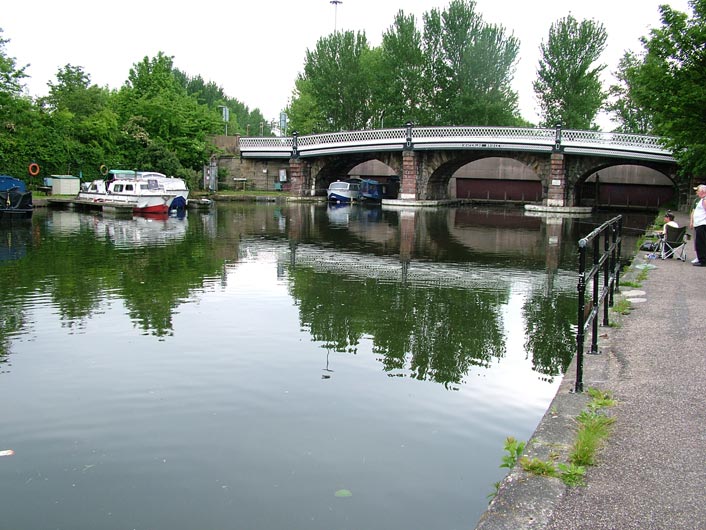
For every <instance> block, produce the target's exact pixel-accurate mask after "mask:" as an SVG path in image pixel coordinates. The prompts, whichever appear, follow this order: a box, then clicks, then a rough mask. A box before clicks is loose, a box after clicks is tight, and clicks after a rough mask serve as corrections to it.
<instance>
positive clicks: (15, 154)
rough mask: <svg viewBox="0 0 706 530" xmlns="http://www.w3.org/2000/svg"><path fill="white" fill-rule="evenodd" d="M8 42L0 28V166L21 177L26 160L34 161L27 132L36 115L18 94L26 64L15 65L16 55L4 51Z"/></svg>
mask: <svg viewBox="0 0 706 530" xmlns="http://www.w3.org/2000/svg"><path fill="white" fill-rule="evenodd" d="M8 42H10V41H9V40H8V39H5V38H3V37H2V29H1V28H0V170H1V171H2V172H6V173H11V174H13V175H15V176H18V177H23V176H24V175H25V174H26V168H27V166H28V164H29V163H30V162H34V161H35V160H34V159H33V158H32V153H33V149H32V147H31V146H30V145H29V143H28V137H27V135H28V134H31V132H32V130H33V125H34V122H35V121H36V119H37V117H38V116H37V115H36V112H35V109H34V107H33V105H32V102H31V101H30V100H29V98H27V97H25V96H23V94H22V90H23V87H24V85H23V80H24V79H25V78H26V77H27V74H26V73H25V69H26V66H24V67H18V66H17V61H16V59H15V58H14V57H9V56H8V55H7V52H6V51H5V46H6V44H7V43H8ZM35 132H36V131H35Z"/></svg>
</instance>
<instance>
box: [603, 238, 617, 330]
mask: <svg viewBox="0 0 706 530" xmlns="http://www.w3.org/2000/svg"><path fill="white" fill-rule="evenodd" d="M613 232H615V228H614V226H613V224H611V225H610V233H608V230H606V231H605V234H604V237H603V254H604V256H605V259H604V260H603V296H604V297H606V296H607V297H608V298H607V300H604V302H603V325H604V326H607V325H608V306H609V305H612V304H611V303H610V300H612V299H613V289H612V288H611V282H610V273H611V272H612V271H613V252H611V244H610V243H611V242H610V239H609V238H612V237H613ZM608 258H610V259H608Z"/></svg>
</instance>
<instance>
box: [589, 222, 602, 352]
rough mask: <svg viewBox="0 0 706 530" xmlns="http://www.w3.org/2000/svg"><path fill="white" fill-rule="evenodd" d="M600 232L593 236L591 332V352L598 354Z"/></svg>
mask: <svg viewBox="0 0 706 530" xmlns="http://www.w3.org/2000/svg"><path fill="white" fill-rule="evenodd" d="M600 240H601V237H600V234H598V236H597V237H595V238H593V268H592V271H593V297H592V298H593V300H592V302H593V303H592V304H591V312H592V313H593V315H592V316H593V322H592V333H591V351H590V353H592V354H594V355H596V354H597V353H598V319H597V318H596V316H597V315H598V309H599V308H600V303H601V299H600V296H599V292H600V290H599V288H598V281H599V279H600V276H599V274H598V273H599V272H600V269H599V262H600V258H601V256H600V251H599V249H600V245H599V243H600Z"/></svg>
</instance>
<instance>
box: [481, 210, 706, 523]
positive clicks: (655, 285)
mask: <svg viewBox="0 0 706 530" xmlns="http://www.w3.org/2000/svg"><path fill="white" fill-rule="evenodd" d="M677 221H678V222H679V224H680V226H683V225H685V224H688V222H689V219H688V216H687V215H686V214H678V215H677ZM689 232H690V233H693V231H692V230H689ZM692 258H694V250H693V239H692V240H691V241H689V242H688V244H687V260H686V262H682V261H680V260H677V259H668V260H661V259H650V256H649V254H648V253H647V252H639V253H638V255H637V256H636V258H635V260H634V261H633V263H632V265H631V267H630V269H629V270H628V271H627V273H626V274H625V276H624V278H623V279H624V280H633V281H635V279H636V278H637V276H638V274H639V273H640V271H642V270H644V269H645V268H647V270H648V274H647V279H646V280H644V281H642V282H641V286H640V287H639V288H633V287H623V288H622V289H621V292H620V294H619V295H618V296H617V298H616V301H617V300H620V299H627V300H629V301H630V303H631V311H630V312H629V314H627V315H624V316H620V315H617V314H616V313H615V312H613V311H611V322H612V323H614V326H611V327H606V328H601V333H600V339H599V354H598V355H587V356H586V357H585V362H584V385H585V388H589V387H594V388H598V389H601V390H606V391H610V392H611V393H612V394H613V396H614V398H615V399H616V400H617V405H616V406H615V407H612V408H611V409H609V410H608V412H607V413H608V414H609V415H611V416H613V417H614V418H615V424H614V426H613V429H612V432H611V435H610V437H609V438H608V440H607V442H606V443H605V445H604V447H603V449H602V450H601V452H600V453H599V455H598V463H597V465H596V466H592V467H589V468H587V470H586V475H585V481H586V485H585V486H583V487H568V486H566V485H564V483H563V482H562V481H561V480H560V479H558V478H548V477H541V476H536V475H531V474H529V473H527V472H525V471H523V470H522V469H520V468H519V466H516V467H515V468H514V469H513V470H512V471H511V472H510V473H509V474H508V475H507V477H506V478H505V479H504V480H503V482H502V483H501V485H500V488H499V490H498V494H497V495H496V497H495V498H494V500H493V501H492V502H491V504H490V505H489V507H488V510H487V511H486V512H485V513H484V514H483V516H482V517H481V518H480V520H479V522H478V524H477V527H476V529H477V530H520V529H528V530H530V529H531V530H540V529H541V530H568V529H577V530H578V529H581V530H583V529H585V530H600V529H611V530H622V529H643V530H644V529H666V528H669V529H689V530H692V529H698V528H706V505H704V503H703V492H704V491H706V466H705V465H704V457H705V456H706V436H704V431H703V429H704V427H703V426H704V425H705V424H706V407H704V400H705V397H704V385H703V377H704V374H706V356H704V351H705V350H706V348H705V347H704V340H705V338H704V332H705V330H704V316H705V315H706V297H704V295H703V285H704V283H706V268H705V267H695V266H692V264H691V263H690V261H691V259H692ZM574 362H575V359H574ZM575 370H576V367H575V365H574V364H573V363H572V365H571V366H570V368H569V369H568V371H567V373H566V375H565V376H564V381H563V382H562V384H561V386H560V388H559V390H558V392H557V394H556V397H555V398H554V400H553V402H552V405H551V406H550V408H549V410H548V411H547V413H546V414H545V415H544V417H543V419H542V421H541V422H540V424H539V426H538V427H537V429H536V431H535V433H534V435H533V437H532V439H531V440H530V441H529V443H528V444H527V447H526V450H525V452H524V454H525V455H527V456H529V457H530V458H534V457H537V458H540V459H543V460H546V459H550V458H556V457H557V456H558V460H559V461H564V462H565V461H566V455H567V454H568V452H569V446H570V444H571V443H572V442H573V439H574V431H575V427H576V424H575V421H574V418H575V417H576V416H577V415H578V414H579V413H580V412H581V410H583V409H585V407H586V406H587V404H588V402H589V397H588V396H587V395H586V394H575V393H572V392H571V390H572V388H573V382H574V375H575Z"/></svg>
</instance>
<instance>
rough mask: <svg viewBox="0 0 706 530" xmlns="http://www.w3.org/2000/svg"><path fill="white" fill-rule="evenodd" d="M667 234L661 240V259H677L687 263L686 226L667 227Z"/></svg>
mask: <svg viewBox="0 0 706 530" xmlns="http://www.w3.org/2000/svg"><path fill="white" fill-rule="evenodd" d="M666 228H667V232H666V234H665V235H664V237H663V238H662V240H661V242H660V243H661V252H660V257H661V258H662V259H667V258H671V257H676V258H677V259H680V260H682V261H686V240H687V234H686V226H680V227H679V228H676V227H674V226H667V227H666Z"/></svg>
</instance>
